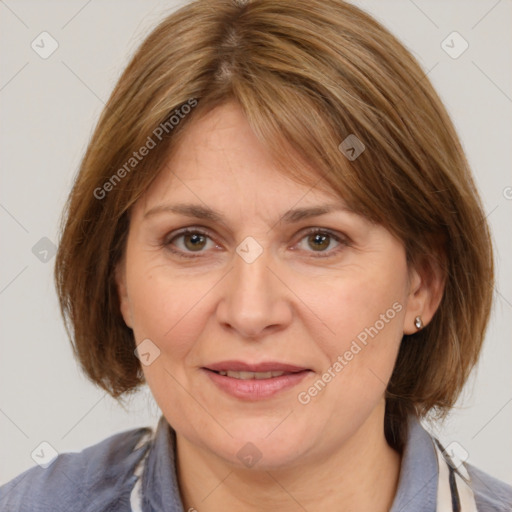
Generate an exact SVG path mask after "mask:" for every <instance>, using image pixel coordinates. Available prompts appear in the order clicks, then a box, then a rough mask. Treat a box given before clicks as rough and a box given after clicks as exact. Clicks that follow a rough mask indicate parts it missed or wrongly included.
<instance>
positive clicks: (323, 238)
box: [298, 228, 349, 258]
mask: <svg viewBox="0 0 512 512" xmlns="http://www.w3.org/2000/svg"><path fill="white" fill-rule="evenodd" d="M304 241H305V243H306V248H304ZM333 242H335V244H336V245H335V247H334V248H332V245H333ZM298 245H299V246H301V250H305V251H307V252H314V253H317V254H315V255H314V256H313V257H320V258H325V257H327V256H332V255H333V254H336V253H338V252H339V251H340V250H342V249H343V247H345V246H347V245H349V243H348V240H347V239H346V238H345V237H343V236H339V235H336V234H334V233H332V232H331V231H329V230H325V229H321V228H312V229H310V230H308V231H307V232H306V234H305V236H303V237H302V238H301V240H300V242H299V244H298ZM307 247H309V248H310V249H312V251H311V250H308V248H307ZM329 247H331V249H330V250H329Z"/></svg>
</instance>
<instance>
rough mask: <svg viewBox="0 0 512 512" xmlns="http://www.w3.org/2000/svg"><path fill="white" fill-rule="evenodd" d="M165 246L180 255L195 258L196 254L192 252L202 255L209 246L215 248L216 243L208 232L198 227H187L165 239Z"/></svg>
mask: <svg viewBox="0 0 512 512" xmlns="http://www.w3.org/2000/svg"><path fill="white" fill-rule="evenodd" d="M209 244H210V245H209ZM164 246H165V247H167V248H168V249H169V250H170V251H171V252H173V253H175V254H177V255H178V256H183V257H184V258H193V257H195V255H194V254H192V253H196V254H197V256H201V255H203V253H206V252H207V250H208V249H209V248H213V247H214V246H215V243H214V242H213V240H212V239H211V237H210V236H209V235H208V234H207V233H204V232H202V231H199V230H197V229H185V230H183V231H181V232H179V233H176V234H175V235H174V236H169V237H168V238H167V239H166V240H164Z"/></svg>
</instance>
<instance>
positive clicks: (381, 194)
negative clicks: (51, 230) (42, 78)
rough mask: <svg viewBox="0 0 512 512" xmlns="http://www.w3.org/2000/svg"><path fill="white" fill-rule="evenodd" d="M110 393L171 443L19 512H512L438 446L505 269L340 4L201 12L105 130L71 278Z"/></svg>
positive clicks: (464, 190)
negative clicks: (135, 401)
mask: <svg viewBox="0 0 512 512" xmlns="http://www.w3.org/2000/svg"><path fill="white" fill-rule="evenodd" d="M56 283H57V289H58V293H59V297H60V300H61V307H62V311H63V314H64V317H65V319H66V320H67V325H68V328H69V332H70V336H71V338H72V340H73V343H74V345H73V346H74V349H75V352H76V355H77V357H78V359H79V361H80V363H81V365H82V367H83V369H84V371H85V373H86V374H87V375H88V376H89V378H90V379H91V380H92V381H93V382H95V383H96V384H98V385H99V386H101V387H102V388H103V389H105V390H107V391H108V392H109V393H110V394H111V395H112V396H113V397H115V398H120V397H121V396H122V395H123V394H126V393H129V392H131V391H134V390H135V389H136V388H137V387H138V386H139V385H141V384H142V383H144V382H146V383H147V384H148V386H149V388H150V390H151V392H152V394H153V396H154V397H155V399H156V401H157V403H158V405H159V407H160V409H161V410H162V413H163V415H162V417H161V419H160V422H159V425H158V429H157V430H156V432H152V431H151V430H150V429H137V430H132V431H129V432H123V433H120V434H117V435H115V436H112V437H110V438H108V439H106V440H104V441H103V442H101V443H99V444H97V445H94V446H92V447H90V448H87V449H86V450H84V451H83V452H81V453H79V454H62V455H59V456H58V457H57V458H56V459H55V460H54V461H53V462H52V463H51V464H50V465H49V466H48V467H47V468H45V469H43V468H40V467H38V468H35V469H31V470H29V471H28V472H25V473H23V474H22V475H20V476H18V477H17V478H15V479H14V480H12V481H11V482H9V483H8V484H7V485H5V486H4V487H3V488H1V489H0V491H1V497H0V503H1V505H2V510H36V509H37V510H55V509H63V510H119V511H125V510H126V511H128V510H133V511H137V510H142V511H150V510H151V511H153V510H165V511H181V510H188V511H192V510H197V511H199V512H203V511H204V512H208V511H220V510H247V511H251V510H276V509H278V510H282V511H286V510H308V511H314V510H364V511H366V510H372V511H387V510H391V511H393V512H398V511H409V510H411V511H436V510H439V511H441V510H463V511H474V510H496V511H497V510H500V511H504V510H510V508H511V507H512V488H510V486H508V485H506V484H504V483H502V482H499V481H497V480H496V479H494V478H492V477H491V476H489V475H487V474H485V473H483V472H481V471H479V470H478V469H476V468H474V467H473V466H471V465H469V464H464V463H463V462H462V461H460V460H458V459H457V457H456V456H455V453H454V452H456V450H454V448H453V447H446V448H445V447H443V446H441V444H440V443H439V442H438V441H437V440H435V439H433V438H432V437H431V436H430V435H429V434H428V433H427V432H426V431H425V430H424V429H423V428H422V426H421V424H420V422H419V420H420V419H422V418H424V417H425V416H426V415H427V414H429V413H437V414H438V415H439V416H440V417H442V416H443V415H445V414H446V413H447V412H448V411H449V409H450V407H451V406H452V405H453V404H454V402H455V400H456V398H457V396H458V395H459V393H460V391H461V389H462V387H463V385H464V383H465V381H466V380H467V377H468V375H469V373H470V371H471V369H472V368H473V366H474V365H475V363H476V361H477V359H478V356H479V353H480V348H481V344H482V340H483V337H484V333H485V328H486V325H487V321H488V316H489V311H490V306H491V297H492V288H493V264H492V249H491V243H490V239H489V233H488V228H487V224H486V221H485V217H484V214H483V212H482V207H481V204H480V200H479V198H478V194H477V192H476V190H475V187H474V184H473V180H472V177H471V174H470V171H469V168H468V164H467V161H466V159H465V156H464V153H463V151H462V148H461V146H460V143H459V141H458V138H457V135H456V133H455V131H454V128H453V125H452V123H451V121H450V119H449V117H448V115H447V113H446V111H445V109H444V107H443V105H442V104H441V102H440V100H439V98H438V96H437V95H436V93H435V92H434V90H433V89H432V86H431V85H430V83H429V81H428V80H427V78H426V77H425V75H424V73H423V72H422V71H421V69H420V68H419V66H418V64H417V63H416V62H415V60H414V59H413V58H412V56H411V55H410V54H409V53H408V52H407V50H405V48H404V47H403V46H402V45H401V44H400V43H398V41H397V40H396V39H395V38H394V37H393V36H392V35H391V34H389V32H387V31H386V30H385V29H384V28H383V27H382V26H380V25H379V24H378V23H377V22H375V21H374V20H373V19H372V18H370V17H369V16H368V15H366V14H364V13H363V12H362V11H360V10H359V9H357V8H355V7H354V6H351V5H350V4H346V3H344V2H342V1H340V0H327V1H326V0H318V1H315V0H308V1H306V0H302V1H293V2H292V1H285V0H279V1H270V0H255V1H254V2H247V3H242V2H238V3H236V2H230V1H226V0H213V1H210V0H208V1H206V0H200V1H198V2H195V3H192V4H189V5H187V6H185V7H183V8H182V9H180V10H179V11H178V12H176V13H174V14H172V15H171V16H169V17H168V18H167V19H166V20H164V21H163V22H162V23H161V24H160V25H159V26H158V27H157V28H156V29H155V30H154V31H153V32H152V33H151V34H150V35H149V37H148V38H147V39H146V40H145V42H144V43H143V44H142V46H141V47H140V49H139V50H138V52H137V53H136V55H135V56H134V57H133V59H132V61H131V63H130V64H129V65H128V67H127V69H126V70H125V72H124V74H123V76H122V77H121V79H120V80H119V83H118V84H117V86H116V88H115V90H114V92H113V94H112V96H111V98H110V100H109V102H108V103H107V105H106V107H105V110H104V112H103V114H102V116H101V119H100V121H99V124H98V126H97V128H96V131H95V133H94V136H93V138H92V140H91V142H90V144H89V147H88V150H87V153H86V155H85V157H84V160H83V162H82V165H81V169H80V173H79V175H78V177H77V180H76V182H75V185H74V188H73V191H72V193H71V195H70V198H69V202H68V207H67V212H66V220H65V225H64V229H63V233H62V238H61V242H60V246H59V252H58V255H57V262H56Z"/></svg>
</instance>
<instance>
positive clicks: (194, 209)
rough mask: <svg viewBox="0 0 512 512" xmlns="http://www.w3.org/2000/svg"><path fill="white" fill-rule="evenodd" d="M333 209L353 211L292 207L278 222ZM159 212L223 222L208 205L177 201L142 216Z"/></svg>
mask: <svg viewBox="0 0 512 512" xmlns="http://www.w3.org/2000/svg"><path fill="white" fill-rule="evenodd" d="M335 211H343V212H348V213H353V212H352V210H350V209H349V208H347V207H346V206H344V205H342V204H325V205H318V206H312V207H309V208H294V209H291V210H288V211H287V212H286V213H285V214H284V215H283V216H282V218H281V219H280V222H284V223H286V224H293V223H296V222H300V221H301V220H305V219H309V218H311V217H318V216H320V215H325V214H326V213H331V212H335ZM159 213H176V214H180V215H185V216H186V217H193V218H196V219H205V220H210V221H212V222H219V223H225V220H224V217H223V216H222V214H221V213H219V212H216V211H215V210H213V209H212V208H210V207H208V206H203V205H199V204H192V203H177V204H162V205H157V206H155V207H153V208H151V209H149V210H148V211H147V212H146V213H145V214H144V218H147V217H150V216H152V215H156V214H159Z"/></svg>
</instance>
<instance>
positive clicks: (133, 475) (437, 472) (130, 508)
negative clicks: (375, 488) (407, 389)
mask: <svg viewBox="0 0 512 512" xmlns="http://www.w3.org/2000/svg"><path fill="white" fill-rule="evenodd" d="M175 448H176V436H175V432H174V430H173V429H172V428H171V427H170V426H169V424H168V423H167V421H166V420H165V418H164V416H162V417H161V418H160V420H159V422H158V426H157V428H156V430H155V431H153V430H152V429H150V428H139V429H134V430H129V431H126V432H121V433H119V434H116V435H113V436H111V437H109V438H107V439H105V440H104V441H102V442H100V443H98V444H95V445H93V446H90V447H89V448H86V449H85V450H83V451H81V452H80V453H62V454H60V455H58V456H57V457H56V458H55V459H54V460H53V462H52V463H51V464H50V465H49V466H47V467H46V468H43V467H40V466H36V467H33V468H31V469H28V470H27V471H25V472H24V473H21V474H20V475H18V476H17V477H15V478H14V479H13V480H11V481H10V482H8V483H7V484H5V485H3V486H2V487H0V511H2V512H4V511H5V512H55V511H57V510H62V511H66V512H68V511H73V512H93V511H94V512H98V511H102V512H107V511H108V512H156V511H158V512H184V508H183V504H182V502H181V498H180V493H179V487H178V481H177V477H176V469H175ZM448 452H450V453H448ZM451 511H460V512H474V511H477V512H498V511H499V512H511V511H512V487H511V486H509V485H507V484H505V483H503V482H501V481H499V480H497V479H495V478H493V477H491V476H490V475H488V474H486V473H484V472H482V471H480V470H478V469H477V468H475V467H474V466H472V465H470V464H465V463H462V462H461V461H460V460H457V458H456V457H455V456H454V455H453V453H451V450H450V449H448V450H444V449H443V447H442V446H441V445H440V444H439V442H438V441H437V440H436V439H435V438H433V437H431V436H430V434H429V433H428V432H427V431H426V430H425V429H424V428H423V427H422V425H421V424H420V422H419V421H418V420H417V419H416V418H415V417H413V416H411V417H410V420H409V429H408V438H407V441H406V444H405V448H404V452H403V455H402V464H401V469H400V477H399V483H398V489H397V493H396V495H395V499H394V501H393V505H392V507H391V511H390V512H451Z"/></svg>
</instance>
